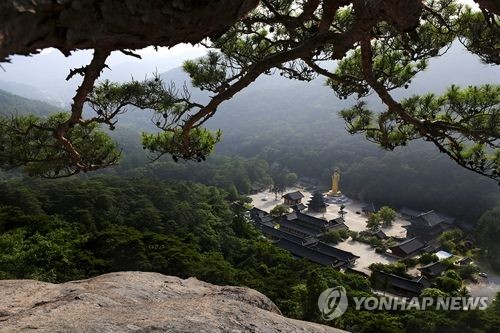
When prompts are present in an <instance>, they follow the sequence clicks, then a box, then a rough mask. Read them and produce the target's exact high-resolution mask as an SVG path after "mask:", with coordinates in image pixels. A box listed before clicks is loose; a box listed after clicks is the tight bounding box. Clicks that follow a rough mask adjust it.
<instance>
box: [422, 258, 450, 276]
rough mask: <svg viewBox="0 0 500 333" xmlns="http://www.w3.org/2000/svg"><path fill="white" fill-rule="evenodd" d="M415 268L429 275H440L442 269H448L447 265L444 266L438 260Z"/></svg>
mask: <svg viewBox="0 0 500 333" xmlns="http://www.w3.org/2000/svg"><path fill="white" fill-rule="evenodd" d="M417 269H418V270H419V271H421V272H422V273H424V274H427V275H431V276H438V275H441V273H443V272H444V271H446V270H447V269H448V266H446V265H445V264H443V263H442V262H440V261H436V262H433V263H430V264H428V265H425V266H422V267H420V268H417Z"/></svg>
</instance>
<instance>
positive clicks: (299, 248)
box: [277, 239, 346, 267]
mask: <svg viewBox="0 0 500 333" xmlns="http://www.w3.org/2000/svg"><path fill="white" fill-rule="evenodd" d="M277 244H278V246H279V247H281V248H283V249H285V250H287V251H290V252H291V253H293V254H294V255H296V256H298V257H301V258H306V259H309V260H311V261H312V262H315V263H318V264H321V265H325V266H334V267H339V266H343V265H345V264H346V263H345V262H343V261H340V260H338V259H336V258H334V257H332V256H329V255H326V254H323V253H321V252H318V251H316V250H313V249H311V248H308V247H305V246H303V245H300V244H297V243H294V242H291V241H289V240H287V239H281V240H280V241H279V242H278V243H277Z"/></svg>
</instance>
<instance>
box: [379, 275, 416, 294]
mask: <svg viewBox="0 0 500 333" xmlns="http://www.w3.org/2000/svg"><path fill="white" fill-rule="evenodd" d="M374 274H375V275H376V276H377V280H379V281H380V282H382V281H383V284H384V285H385V284H387V285H390V286H392V287H395V288H397V289H401V290H405V291H409V292H412V293H415V294H420V292H421V291H422V289H424V288H425V286H424V284H423V283H422V282H418V281H412V280H409V279H406V278H404V277H402V276H399V275H394V274H389V273H384V272H381V271H375V272H374Z"/></svg>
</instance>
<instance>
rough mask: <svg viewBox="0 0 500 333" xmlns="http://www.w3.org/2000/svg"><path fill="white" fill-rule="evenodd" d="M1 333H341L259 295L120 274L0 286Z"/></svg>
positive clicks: (147, 275) (192, 282)
mask: <svg viewBox="0 0 500 333" xmlns="http://www.w3.org/2000/svg"><path fill="white" fill-rule="evenodd" d="M0 295H1V296H2V297H1V299H0V332H31V331H33V332H51V333H56V332H87V333H91V332H99V333H102V332H170V333H181V332H182V333H190V332H192V333H203V332H207V333H212V332H214V333H216V332H220V333H222V332H224V333H237V332H241V333H243V332H263V333H275V332H276V333H277V332H280V333H287V332H294V333H295V332H304V333H305V332H308V333H339V332H341V331H340V330H337V329H334V328H330V327H327V326H322V325H318V324H314V323H308V322H303V321H298V320H293V319H289V318H285V317H283V316H282V315H281V313H280V311H279V309H278V308H277V307H276V305H275V304H274V303H273V302H271V301H270V300H269V299H268V298H267V297H266V296H264V295H262V294H261V293H259V292H257V291H255V290H252V289H248V288H239V287H220V286H215V285H212V284H209V283H205V282H202V281H199V280H197V279H195V278H190V279H186V280H183V279H180V278H177V277H172V276H165V275H162V274H159V273H144V272H119V273H110V274H105V275H101V276H98V277H95V278H91V279H87V280H81V281H73V282H67V283H63V284H51V283H44V282H39V281H33V280H3V281H0Z"/></svg>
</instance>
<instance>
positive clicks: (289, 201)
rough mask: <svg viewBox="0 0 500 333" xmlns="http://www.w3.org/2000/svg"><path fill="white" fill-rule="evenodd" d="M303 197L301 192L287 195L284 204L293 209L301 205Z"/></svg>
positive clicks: (284, 197)
mask: <svg viewBox="0 0 500 333" xmlns="http://www.w3.org/2000/svg"><path fill="white" fill-rule="evenodd" d="M303 197H304V195H303V194H302V193H301V192H300V191H295V192H290V193H287V194H285V195H284V196H283V197H282V198H283V199H284V204H285V205H287V206H290V207H291V206H295V205H299V204H301V203H302V198H303Z"/></svg>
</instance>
